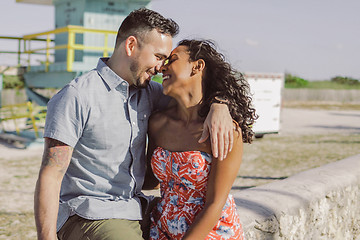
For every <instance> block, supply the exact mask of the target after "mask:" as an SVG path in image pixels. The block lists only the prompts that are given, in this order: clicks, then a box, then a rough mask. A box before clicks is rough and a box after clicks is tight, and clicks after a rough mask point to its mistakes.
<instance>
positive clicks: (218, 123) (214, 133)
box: [199, 103, 234, 160]
mask: <svg viewBox="0 0 360 240" xmlns="http://www.w3.org/2000/svg"><path fill="white" fill-rule="evenodd" d="M233 131H234V125H233V120H232V118H231V115H230V112H229V108H228V106H227V105H226V104H221V103H213V104H211V107H210V111H209V113H208V115H207V117H206V119H205V121H204V130H203V133H202V135H201V138H200V139H199V143H202V142H205V141H206V139H207V138H208V137H209V134H210V140H211V141H210V142H211V150H212V154H213V156H214V157H215V158H218V159H219V160H223V159H224V158H226V156H227V154H228V152H230V151H231V149H232V146H233V142H234V135H233Z"/></svg>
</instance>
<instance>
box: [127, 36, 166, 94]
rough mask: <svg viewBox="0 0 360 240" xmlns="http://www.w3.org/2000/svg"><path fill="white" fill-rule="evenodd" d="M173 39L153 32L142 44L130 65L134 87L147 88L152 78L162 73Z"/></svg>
mask: <svg viewBox="0 0 360 240" xmlns="http://www.w3.org/2000/svg"><path fill="white" fill-rule="evenodd" d="M171 48H172V37H171V36H170V35H166V34H161V33H159V32H158V31H157V30H155V29H154V30H152V31H151V32H149V33H148V34H147V35H146V36H145V39H144V41H141V42H140V47H137V52H136V53H135V54H134V57H133V59H132V62H131V63H130V70H131V72H132V76H133V81H132V82H133V86H135V87H146V86H147V85H148V84H149V82H150V81H151V77H152V76H153V75H155V74H157V72H159V71H160V67H161V66H162V64H163V62H164V60H165V59H166V58H167V57H168V56H169V55H170V52H171Z"/></svg>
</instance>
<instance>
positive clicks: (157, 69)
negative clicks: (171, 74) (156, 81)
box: [155, 62, 163, 72]
mask: <svg viewBox="0 0 360 240" xmlns="http://www.w3.org/2000/svg"><path fill="white" fill-rule="evenodd" d="M162 65H163V62H159V63H158V64H157V65H156V66H155V70H156V72H161V69H162Z"/></svg>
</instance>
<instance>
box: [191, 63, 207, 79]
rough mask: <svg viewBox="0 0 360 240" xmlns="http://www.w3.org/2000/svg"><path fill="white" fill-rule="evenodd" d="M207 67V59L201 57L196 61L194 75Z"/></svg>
mask: <svg viewBox="0 0 360 240" xmlns="http://www.w3.org/2000/svg"><path fill="white" fill-rule="evenodd" d="M204 69H205V61H204V60H202V59H199V60H197V61H195V63H194V66H193V69H192V72H191V73H192V75H195V74H196V73H199V72H202V71H203V70H204Z"/></svg>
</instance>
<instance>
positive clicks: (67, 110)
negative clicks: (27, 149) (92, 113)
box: [44, 85, 85, 147]
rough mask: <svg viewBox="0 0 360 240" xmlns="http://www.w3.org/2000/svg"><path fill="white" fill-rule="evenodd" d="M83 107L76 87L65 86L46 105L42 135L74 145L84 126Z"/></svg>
mask: <svg viewBox="0 0 360 240" xmlns="http://www.w3.org/2000/svg"><path fill="white" fill-rule="evenodd" d="M84 108H85V107H84V105H83V104H82V101H81V99H80V96H79V93H78V91H77V89H75V88H74V87H73V86H71V85H67V86H65V87H64V88H63V89H62V90H61V91H59V92H58V93H57V94H56V95H55V96H54V97H52V98H51V99H50V101H49V103H48V105H47V114H46V122H45V130H44V137H48V138H52V139H56V140H58V141H61V142H63V143H65V144H67V145H69V146H71V147H75V145H76V143H77V142H78V140H79V138H80V136H81V134H82V130H83V128H84V122H85V117H84V115H85V114H84Z"/></svg>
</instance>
